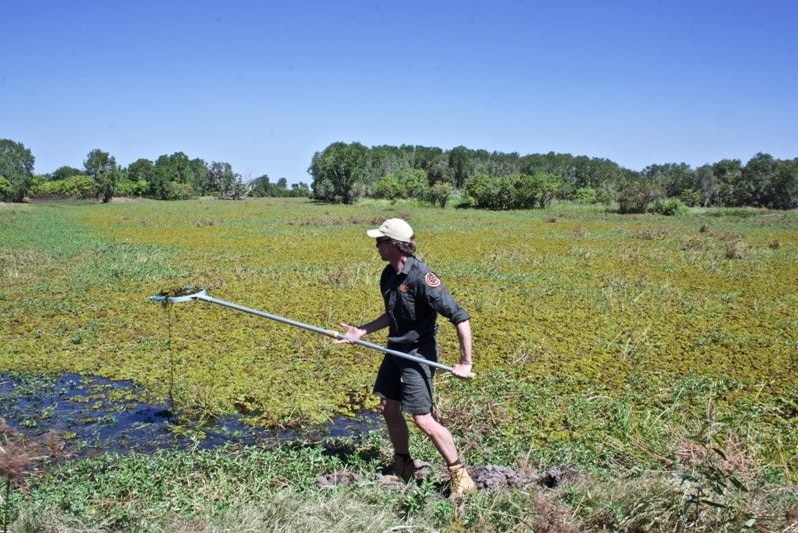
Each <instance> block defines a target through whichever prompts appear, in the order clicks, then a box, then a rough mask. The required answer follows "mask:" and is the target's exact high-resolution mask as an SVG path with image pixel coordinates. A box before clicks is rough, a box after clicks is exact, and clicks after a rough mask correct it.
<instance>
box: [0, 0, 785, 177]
mask: <svg viewBox="0 0 798 533" xmlns="http://www.w3.org/2000/svg"><path fill="white" fill-rule="evenodd" d="M0 14H2V18H0V138H8V139H12V140H14V141H17V142H21V143H23V144H24V145H25V146H26V147H27V148H29V149H30V150H31V152H32V153H33V155H34V156H35V157H36V168H35V171H36V172H37V173H46V172H52V171H53V170H55V169H56V168H58V167H60V166H62V165H69V166H74V167H78V168H82V166H83V161H84V159H85V158H86V155H87V154H88V153H89V152H90V151H91V150H93V149H95V148H99V149H101V150H104V151H107V152H110V153H111V155H113V156H114V157H115V158H116V160H117V162H118V163H119V164H121V165H125V166H126V165H128V164H130V163H132V162H133V161H135V160H136V159H138V158H141V157H144V158H148V159H152V160H154V159H157V158H158V156H160V155H162V154H171V153H174V152H177V151H182V152H185V153H186V154H187V155H189V156H190V157H192V158H194V157H200V158H202V159H204V160H206V161H207V162H208V163H210V162H211V161H225V162H228V163H230V164H231V165H232V166H233V169H234V171H236V172H238V173H239V174H241V175H242V176H243V177H244V178H245V179H247V178H255V177H258V176H260V175H263V174H268V175H269V177H270V178H271V179H272V181H276V180H277V179H279V178H281V177H285V178H287V179H288V181H289V183H296V182H299V181H304V182H306V183H310V181H311V178H310V176H309V175H308V174H307V168H308V166H309V165H310V161H311V158H312V156H313V154H314V152H317V151H321V150H323V149H324V148H325V147H326V146H328V145H329V144H330V143H332V142H336V141H343V142H354V141H357V142H360V143H362V144H364V145H366V146H375V145H383V144H387V145H397V146H398V145H401V144H418V145H425V146H438V147H440V148H443V149H451V148H453V147H455V146H459V145H463V146H466V147H468V148H474V149H486V150H489V151H494V150H495V151H500V152H518V153H520V154H522V155H523V154H530V153H546V152H549V151H555V152H568V153H571V154H574V155H587V156H590V157H602V158H608V159H611V160H613V161H615V162H617V163H619V164H621V165H623V166H625V167H627V168H631V169H634V170H640V169H642V168H643V167H645V166H646V165H649V164H653V163H668V162H684V163H688V164H689V165H691V166H693V167H697V166H700V165H702V164H704V163H714V162H716V161H719V160H721V159H724V158H736V159H740V160H742V161H743V163H745V162H746V161H747V160H748V159H750V158H751V157H752V156H753V155H754V154H756V153H757V152H760V151H761V152H767V153H769V154H771V155H773V156H774V157H776V158H779V159H788V158H789V159H792V158H794V157H798V37H796V28H798V2H795V1H794V0H758V1H754V0H750V1H741V0H691V1H682V0H661V1H653V0H637V1H632V0H607V1H602V0H584V1H576V0H561V1H543V0H540V1H535V0H527V1H520V0H519V1H515V0H492V1H481V0H463V1H459V2H457V1H446V0H442V1H435V0H427V1H416V0H405V1H391V2H388V1H379V2H375V1H351V0H338V1H333V2H322V1H318V2H311V1H307V0H292V1H290V2H289V1H285V2H273V1H262V2H256V1H235V0H229V1H227V2H210V1H202V0H199V1H177V0H173V1H170V0H162V1H148V0H141V1H122V0H105V1H101V0H96V1H88V0H71V1H69V2H64V1H60V0H59V1H36V0H30V1H18V2H14V1H11V0H5V1H4V2H3V5H2V8H1V9H0Z"/></svg>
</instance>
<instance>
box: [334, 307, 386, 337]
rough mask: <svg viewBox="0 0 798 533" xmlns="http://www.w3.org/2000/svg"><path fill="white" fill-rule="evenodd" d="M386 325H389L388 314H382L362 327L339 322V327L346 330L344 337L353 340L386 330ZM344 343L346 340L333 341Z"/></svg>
mask: <svg viewBox="0 0 798 533" xmlns="http://www.w3.org/2000/svg"><path fill="white" fill-rule="evenodd" d="M388 325H389V321H388V313H383V314H381V315H380V316H379V317H377V318H375V319H374V320H372V321H371V322H369V323H368V324H364V325H362V326H353V325H352V324H347V323H346V322H341V327H343V328H344V329H345V330H346V332H345V333H344V335H346V336H347V337H349V338H350V339H355V340H360V339H362V338H363V337H365V336H366V335H368V334H369V333H373V332H375V331H379V330H381V329H383V328H387V327H388ZM345 342H347V341H346V340H339V341H335V343H336V344H340V343H345Z"/></svg>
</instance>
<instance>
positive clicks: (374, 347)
mask: <svg viewBox="0 0 798 533" xmlns="http://www.w3.org/2000/svg"><path fill="white" fill-rule="evenodd" d="M154 298H155V297H153V301H164V300H163V299H161V300H155V299H154ZM186 299H194V300H202V301H203V302H208V303H212V304H216V305H221V306H223V307H229V308H230V309H235V310H236V311H242V312H244V313H249V314H250V315H255V316H259V317H261V318H268V319H269V320H275V321H277V322H281V323H283V324H288V325H289V326H296V327H298V328H302V329H306V330H309V331H313V332H316V333H320V334H322V335H326V336H328V337H332V338H334V339H338V340H346V341H349V342H351V343H352V344H357V345H360V346H364V347H366V348H371V349H372V350H377V351H380V352H383V353H387V354H390V355H393V356H396V357H401V358H402V359H407V360H409V361H415V362H416V363H420V364H422V365H427V366H431V367H433V368H439V369H441V370H446V371H447V372H454V368H452V367H450V366H446V365H443V364H441V363H436V362H435V361H430V360H428V359H426V358H424V357H419V356H416V355H411V354H408V353H404V352H399V351H396V350H391V349H389V348H386V347H384V346H381V345H379V344H374V343H373V342H368V341H362V340H360V339H352V338H349V337H347V336H346V335H344V334H343V333H340V332H338V331H335V330H332V329H324V328H320V327H316V326H312V325H310V324H305V323H304V322H298V321H296V320H291V319H290V318H284V317H281V316H278V315H273V314H271V313H266V312H264V311H258V310H257V309H251V308H249V307H244V306H243V305H238V304H234V303H231V302H226V301H224V300H220V299H218V298H214V297H213V296H208V295H207V294H206V293H205V291H204V290H203V291H200V292H198V293H197V294H195V295H191V296H188V297H187V298H186ZM166 301H169V300H168V299H167V300H166Z"/></svg>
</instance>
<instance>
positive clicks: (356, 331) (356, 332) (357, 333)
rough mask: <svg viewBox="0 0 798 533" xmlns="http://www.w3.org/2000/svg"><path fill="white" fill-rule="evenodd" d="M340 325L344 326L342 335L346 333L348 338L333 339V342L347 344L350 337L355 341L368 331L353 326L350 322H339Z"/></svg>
mask: <svg viewBox="0 0 798 533" xmlns="http://www.w3.org/2000/svg"><path fill="white" fill-rule="evenodd" d="M341 327H342V328H344V330H345V331H344V335H346V336H347V337H348V338H347V339H338V340H335V341H333V344H348V343H349V341H350V339H351V340H356V341H357V340H360V339H361V338H363V337H365V336H366V333H368V332H367V331H366V330H365V329H361V328H359V327H357V326H353V325H352V324H347V323H346V322H341Z"/></svg>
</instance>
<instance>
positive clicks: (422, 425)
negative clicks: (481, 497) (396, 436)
mask: <svg viewBox="0 0 798 533" xmlns="http://www.w3.org/2000/svg"><path fill="white" fill-rule="evenodd" d="M413 422H415V423H416V425H417V426H418V428H419V429H420V430H421V431H422V432H424V433H425V434H426V435H428V436H429V438H430V439H431V440H432V443H433V444H435V447H436V448H437V449H438V452H439V453H440V454H441V456H442V457H443V460H444V461H446V466H447V467H448V468H449V476H450V477H451V479H452V484H451V492H450V494H449V497H450V498H453V499H458V498H461V497H462V496H463V495H465V494H467V493H474V492H476V491H477V486H476V484H475V483H474V480H473V479H471V476H469V475H468V471H467V470H466V469H465V466H463V464H462V463H461V462H460V459H459V458H458V456H457V448H456V447H455V445H454V438H452V434H451V433H450V432H449V430H448V429H446V428H445V427H443V426H442V425H441V424H440V423H439V422H438V421H437V420H435V418H434V417H433V416H432V415H431V414H427V415H414V416H413Z"/></svg>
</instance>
